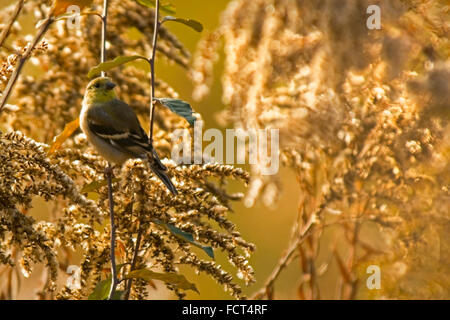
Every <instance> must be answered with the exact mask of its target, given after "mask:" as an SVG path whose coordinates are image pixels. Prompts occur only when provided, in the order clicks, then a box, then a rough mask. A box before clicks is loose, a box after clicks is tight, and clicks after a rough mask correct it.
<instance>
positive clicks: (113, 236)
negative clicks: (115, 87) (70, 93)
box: [100, 0, 119, 300]
mask: <svg viewBox="0 0 450 320" xmlns="http://www.w3.org/2000/svg"><path fill="white" fill-rule="evenodd" d="M108 4H109V0H104V1H103V13H102V16H101V19H102V35H101V44H100V63H103V62H105V59H106V26H107V20H108ZM101 76H102V77H104V76H106V73H105V72H104V71H102V72H101ZM112 171H113V170H112V168H111V164H110V163H108V166H107V167H106V169H105V176H106V180H107V182H108V201H109V219H110V223H111V245H110V259H111V289H110V291H109V296H108V299H109V300H112V299H113V298H114V293H115V292H116V288H117V285H118V284H119V279H118V277H117V266H116V225H115V223H114V197H113V190H112Z"/></svg>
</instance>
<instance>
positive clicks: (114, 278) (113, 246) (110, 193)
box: [105, 163, 119, 300]
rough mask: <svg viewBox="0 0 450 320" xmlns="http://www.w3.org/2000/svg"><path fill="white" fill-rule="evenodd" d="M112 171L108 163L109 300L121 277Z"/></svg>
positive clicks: (106, 170)
mask: <svg viewBox="0 0 450 320" xmlns="http://www.w3.org/2000/svg"><path fill="white" fill-rule="evenodd" d="M112 173H113V168H112V167H111V164H110V163H108V165H107V167H106V168H105V177H106V181H107V183H108V198H109V218H110V221H111V249H110V258H111V289H110V291H109V300H112V299H113V297H114V293H115V291H116V288H117V284H118V283H119V279H118V278H117V267H116V255H115V251H116V225H115V223H114V199H113V190H112Z"/></svg>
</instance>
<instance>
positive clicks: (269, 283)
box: [250, 207, 322, 300]
mask: <svg viewBox="0 0 450 320" xmlns="http://www.w3.org/2000/svg"><path fill="white" fill-rule="evenodd" d="M320 210H322V207H321V208H319V211H320ZM319 211H318V212H319ZM318 212H317V213H318ZM315 218H316V214H312V215H311V216H310V218H309V220H308V222H307V223H306V224H305V225H304V226H303V228H301V230H300V231H299V233H298V234H297V236H296V237H295V238H294V239H293V242H292V243H291V245H290V246H289V248H288V249H287V250H286V251H285V253H284V255H283V256H282V257H281V258H280V260H279V261H278V264H277V265H276V267H275V268H274V269H273V271H272V273H271V274H270V276H269V278H268V279H267V280H266V282H265V283H264V286H263V287H262V288H261V289H260V290H258V291H257V292H256V293H255V294H253V295H252V296H251V298H250V299H252V300H256V299H262V298H263V297H264V296H265V295H266V293H267V292H270V291H271V290H272V288H273V285H274V283H275V281H276V280H277V279H278V276H279V275H280V274H281V271H283V269H284V268H285V267H287V266H288V264H289V261H290V260H291V257H292V255H293V254H294V253H295V252H296V251H297V248H298V246H299V245H300V244H302V243H303V241H304V240H305V239H306V238H307V237H308V236H309V235H311V230H312V229H311V226H312V225H313V223H314V219H315Z"/></svg>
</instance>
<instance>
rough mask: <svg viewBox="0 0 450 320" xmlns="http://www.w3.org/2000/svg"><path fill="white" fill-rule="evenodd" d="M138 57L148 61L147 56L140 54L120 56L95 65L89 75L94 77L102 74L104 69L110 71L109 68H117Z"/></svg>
mask: <svg viewBox="0 0 450 320" xmlns="http://www.w3.org/2000/svg"><path fill="white" fill-rule="evenodd" d="M137 59H143V60H146V61H148V60H147V58H146V57H143V56H139V55H135V56H118V57H116V58H115V59H114V60H110V61H106V62H102V63H100V64H98V65H96V66H95V67H93V68H92V69H91V70H90V71H89V73H88V77H89V78H92V77H94V76H96V75H98V74H100V73H101V72H102V71H108V70H111V69H114V68H116V67H118V66H121V65H123V64H125V63H127V62H130V61H134V60H137Z"/></svg>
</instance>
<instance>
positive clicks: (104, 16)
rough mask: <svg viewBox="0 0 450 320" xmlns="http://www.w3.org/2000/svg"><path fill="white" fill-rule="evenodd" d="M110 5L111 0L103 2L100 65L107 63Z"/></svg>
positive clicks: (102, 73) (103, 74) (103, 73)
mask: <svg viewBox="0 0 450 320" xmlns="http://www.w3.org/2000/svg"><path fill="white" fill-rule="evenodd" d="M108 3H109V0H104V1H103V13H102V40H101V47H100V63H103V62H105V61H106V25H107V19H108ZM105 75H106V73H105V71H102V72H101V76H102V77H104V76H105Z"/></svg>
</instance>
